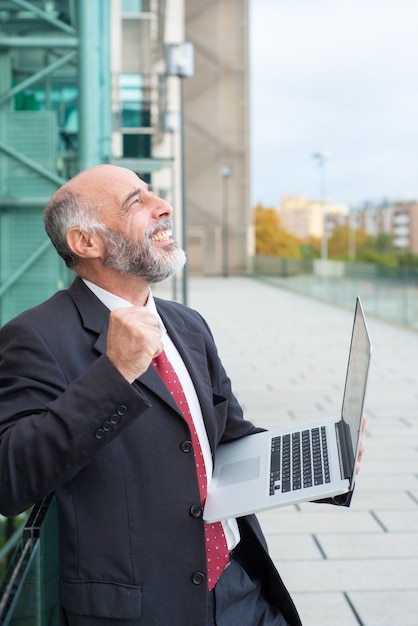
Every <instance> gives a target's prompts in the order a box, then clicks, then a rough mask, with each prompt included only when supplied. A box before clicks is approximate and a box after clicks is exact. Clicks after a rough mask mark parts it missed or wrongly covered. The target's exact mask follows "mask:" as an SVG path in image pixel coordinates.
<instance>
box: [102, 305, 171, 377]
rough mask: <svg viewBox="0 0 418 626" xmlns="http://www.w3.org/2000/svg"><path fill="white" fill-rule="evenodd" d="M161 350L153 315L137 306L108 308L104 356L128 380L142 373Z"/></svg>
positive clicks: (160, 338) (158, 332)
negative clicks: (112, 309) (110, 309)
mask: <svg viewBox="0 0 418 626" xmlns="http://www.w3.org/2000/svg"><path fill="white" fill-rule="evenodd" d="M162 351H163V342H162V334H161V330H160V329H159V326H158V320H157V318H156V316H155V315H152V313H149V312H148V311H147V310H146V309H144V307H136V306H132V307H126V308H121V309H116V310H115V311H112V312H111V314H110V318H109V330H108V333H107V340H106V356H107V357H108V358H109V359H110V361H112V363H113V365H114V366H115V367H116V368H117V369H118V370H119V372H120V373H121V374H122V376H124V377H125V378H126V380H127V381H128V382H130V383H133V381H134V380H135V379H136V378H138V376H141V374H143V373H144V372H145V371H146V370H147V369H148V367H149V365H150V363H151V361H152V359H153V358H154V357H156V356H158V355H159V354H160V353H161V352H162Z"/></svg>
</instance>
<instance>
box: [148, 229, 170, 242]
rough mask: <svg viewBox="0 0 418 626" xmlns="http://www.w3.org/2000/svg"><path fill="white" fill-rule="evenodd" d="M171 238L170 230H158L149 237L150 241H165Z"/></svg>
mask: <svg viewBox="0 0 418 626" xmlns="http://www.w3.org/2000/svg"><path fill="white" fill-rule="evenodd" d="M170 238H171V230H160V231H159V232H158V233H155V235H152V237H150V240H151V241H166V240H167V239H170Z"/></svg>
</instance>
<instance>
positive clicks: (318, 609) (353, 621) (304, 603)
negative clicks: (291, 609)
mask: <svg viewBox="0 0 418 626" xmlns="http://www.w3.org/2000/svg"><path fill="white" fill-rule="evenodd" d="M293 599H294V602H295V604H296V606H297V609H298V612H299V615H300V618H301V620H302V624H303V626H359V622H358V620H357V618H356V616H355V614H354V613H353V611H352V609H351V607H350V604H349V603H348V602H347V599H346V597H345V596H344V594H342V593H323V592H315V593H294V594H293ZM337 616H338V617H337ZM391 626H394V625H393V624H392V625H391Z"/></svg>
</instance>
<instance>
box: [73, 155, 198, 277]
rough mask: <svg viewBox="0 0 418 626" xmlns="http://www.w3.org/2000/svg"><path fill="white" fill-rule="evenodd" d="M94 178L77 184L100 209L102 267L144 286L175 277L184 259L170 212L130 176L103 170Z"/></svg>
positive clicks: (119, 170)
mask: <svg viewBox="0 0 418 626" xmlns="http://www.w3.org/2000/svg"><path fill="white" fill-rule="evenodd" d="M92 173H94V176H89V177H88V178H87V180H83V178H84V179H85V178H86V177H83V175H82V174H81V175H80V176H79V177H77V178H79V180H76V181H75V182H76V186H77V187H79V188H80V190H82V193H83V195H85V196H86V197H87V198H88V202H89V204H90V205H91V206H95V207H97V208H98V216H97V217H98V220H99V222H100V227H99V228H98V230H97V234H98V236H99V237H100V238H101V240H102V243H103V252H102V263H103V266H104V267H106V268H108V269H112V270H116V271H117V272H120V273H122V274H132V275H135V276H140V277H141V278H143V279H144V280H145V281H146V282H148V283H155V282H159V281H161V280H164V279H165V278H167V277H168V276H171V275H172V274H174V273H176V272H178V271H179V270H180V269H181V268H182V267H183V266H184V264H185V261H186V256H185V253H184V251H183V250H181V249H180V248H179V247H178V246H177V244H176V242H175V241H174V239H173V237H172V221H171V216H172V208H171V206H170V205H169V204H168V203H167V202H166V201H165V200H163V199H161V198H159V197H158V196H156V195H155V194H153V193H152V192H151V191H150V189H149V187H148V185H147V184H146V183H145V182H144V181H143V180H141V179H140V178H138V176H137V175H136V174H134V173H133V172H131V171H130V170H126V169H124V168H120V167H116V166H111V165H108V166H106V165H103V166H98V167H97V168H93V170H92ZM75 191H76V192H77V189H75Z"/></svg>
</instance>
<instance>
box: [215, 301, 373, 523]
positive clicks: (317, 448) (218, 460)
mask: <svg viewBox="0 0 418 626" xmlns="http://www.w3.org/2000/svg"><path fill="white" fill-rule="evenodd" d="M371 349H372V347H371V341H370V336H369V332H368V330H367V325H366V320H365V317H364V312H363V308H362V305H361V302H360V299H359V298H357V300H356V306H355V313H354V324H353V332H352V336H351V345H350V352H349V357H348V366H347V375H346V380H345V389H344V397H343V403H342V409H341V415H339V416H338V417H333V418H326V419H321V420H315V421H312V422H305V423H299V424H295V425H294V426H291V427H289V426H286V427H283V428H276V429H272V430H269V431H266V432H262V433H256V434H254V435H250V436H248V437H243V438H242V439H239V440H236V441H233V442H230V443H226V444H222V445H220V446H219V447H218V449H217V451H216V457H215V466H214V470H213V476H212V480H211V481H210V484H209V486H208V495H207V499H206V503H205V508H204V515H203V517H204V519H205V520H206V521H215V520H222V519H227V518H229V517H240V516H242V515H247V514H249V513H256V512H258V511H264V510H267V509H272V508H276V507H279V506H285V505H288V504H296V503H298V502H303V501H309V500H318V499H320V498H327V497H332V496H336V495H340V494H343V493H349V492H350V491H352V490H353V488H354V480H355V469H356V461H357V456H358V451H359V444H360V434H361V428H362V420H363V406H364V397H365V392H366V384H367V375H368V371H369V363H370V356H371Z"/></svg>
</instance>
